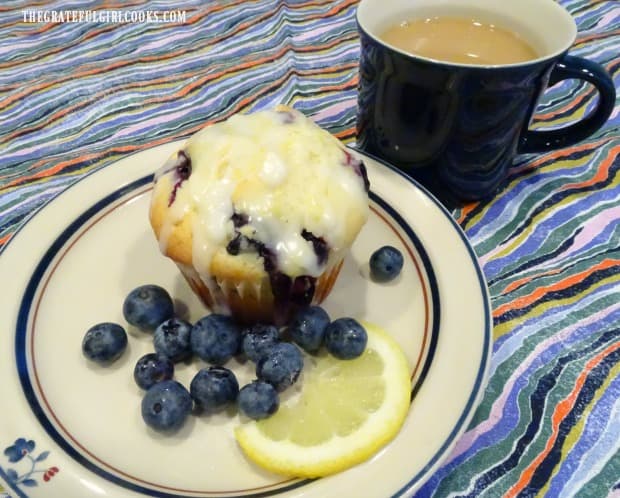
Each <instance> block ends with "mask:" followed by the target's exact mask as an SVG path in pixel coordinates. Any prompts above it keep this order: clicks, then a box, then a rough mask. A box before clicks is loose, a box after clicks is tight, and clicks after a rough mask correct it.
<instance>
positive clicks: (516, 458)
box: [0, 0, 620, 498]
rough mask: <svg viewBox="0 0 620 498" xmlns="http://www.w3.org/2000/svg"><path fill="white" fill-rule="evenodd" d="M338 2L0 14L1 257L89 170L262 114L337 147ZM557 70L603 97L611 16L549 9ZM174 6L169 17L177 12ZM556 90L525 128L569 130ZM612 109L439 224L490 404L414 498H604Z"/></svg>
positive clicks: (573, 6)
mask: <svg viewBox="0 0 620 498" xmlns="http://www.w3.org/2000/svg"><path fill="white" fill-rule="evenodd" d="M356 3H357V2H356V1H355V0H337V1H323V0H288V1H283V0H258V1H241V0H226V1H213V2H202V1H197V0H189V1H184V2H175V4H176V5H175V6H174V8H175V9H176V8H180V9H183V10H185V11H186V22H185V23H182V24H121V25H117V24H84V23H82V24H73V23H64V24H51V23H43V24H36V23H35V24H29V23H24V22H23V14H22V10H23V9H28V8H31V9H48V10H54V9H56V10H66V9H71V8H78V7H79V8H81V9H103V8H105V9H121V8H123V9H129V10H146V9H148V10H169V9H170V8H171V7H170V3H169V2H166V1H164V0H160V1H152V2H142V1H131V2H121V1H120V0H118V1H97V2H95V1H79V2H78V1H77V0H75V1H65V2H47V1H38V2H34V1H33V2H23V1H8V2H3V3H2V4H1V5H0V150H1V151H2V154H1V159H0V247H1V246H2V245H4V244H6V242H7V241H8V240H9V239H10V237H11V236H12V234H13V233H14V232H15V230H17V229H18V228H19V226H20V225H21V224H22V223H23V222H24V220H25V219H26V218H27V216H28V215H29V214H30V213H32V212H33V211H34V210H35V209H37V208H38V207H39V206H41V205H42V204H43V203H45V202H46V201H47V200H49V199H50V198H52V197H53V196H55V195H57V194H59V193H60V192H62V191H63V190H64V189H65V188H66V187H67V186H68V185H70V184H71V183H72V182H74V181H75V180H77V179H79V178H81V177H82V176H83V175H84V174H86V173H88V172H89V171H93V170H95V169H97V168H100V167H105V165H107V164H110V163H111V162H113V161H115V160H117V159H118V158H120V157H122V156H124V155H126V154H128V153H131V152H134V151H139V150H142V149H145V148H148V147H151V146H153V145H157V144H160V143H164V142H167V141H170V140H172V139H176V138H181V137H186V136H188V135H189V134H191V133H193V132H194V131H196V130H197V129H199V128H200V127H202V126H203V125H204V124H205V123H207V122H211V121H217V120H221V119H224V118H226V117H228V116H230V115H231V114H233V113H235V112H239V111H250V110H253V109H258V108H262V107H266V106H270V105H272V104H274V103H280V102H283V103H288V104H290V105H293V106H295V107H297V108H298V109H300V110H302V111H304V112H305V113H307V114H308V115H311V116H312V117H313V118H314V119H315V120H316V121H318V122H319V123H320V124H321V125H322V126H324V127H325V128H327V129H329V130H330V131H332V132H333V133H335V134H336V135H337V136H339V137H340V138H342V139H343V140H345V141H347V142H351V141H353V140H354V134H355V131H354V127H355V106H356V85H357V62H358V57H359V47H358V43H357V40H358V39H357V32H356V26H355V20H354V14H355V7H356ZM560 3H562V4H563V5H564V6H565V7H566V8H567V9H568V10H569V11H570V12H571V13H572V14H573V15H574V17H575V19H576V20H577V23H578V26H579V35H578V39H577V41H576V43H575V46H574V48H573V49H572V51H571V53H573V54H575V55H582V56H586V57H589V58H591V59H593V60H596V61H598V62H600V63H602V64H603V65H605V66H606V68H607V69H608V70H609V72H610V73H611V74H612V75H613V77H614V78H615V81H616V84H617V86H620V85H618V83H620V55H619V54H620V4H619V3H618V2H617V1H615V0H600V1H594V0H561V2H560ZM179 5H182V7H179ZM595 101H596V94H595V92H594V91H593V90H592V89H591V88H590V87H589V86H587V85H584V84H578V83H575V82H565V83H563V84H560V85H557V86H556V87H554V88H552V89H550V90H549V91H548V92H547V93H546V95H545V97H544V99H543V101H542V102H541V104H540V107H539V112H538V115H537V118H536V120H535V122H534V124H533V127H536V128H542V127H546V128H549V127H551V128H556V127H561V126H563V125H564V124H566V123H567V122H570V121H571V120H573V119H575V118H578V117H580V116H583V115H585V114H586V113H587V112H588V111H589V110H590V109H591V108H592V107H593V105H594V104H595ZM619 168H620V105H618V106H617V107H616V110H615V111H614V113H613V114H612V117H611V118H610V120H609V122H608V123H607V124H606V125H605V126H604V127H603V129H601V130H600V131H599V132H598V133H597V134H596V135H595V136H593V137H591V139H589V140H587V141H585V142H582V143H580V144H578V145H575V146H573V147H569V148H566V149H562V150H558V151H555V152H550V153H547V154H541V155H537V156H526V157H520V158H518V160H517V161H516V163H515V167H514V168H513V169H512V170H511V173H510V177H509V179H508V181H507V187H506V189H505V191H504V193H503V194H502V195H501V196H498V197H497V198H496V199H494V200H493V201H490V202H485V203H474V204H470V205H467V206H465V207H463V208H461V209H459V210H456V211H455V212H454V216H455V218H456V219H457V220H458V221H459V223H460V224H461V226H462V227H463V228H464V230H465V231H466V233H467V235H468V237H469V239H470V240H471V242H472V245H473V247H474V249H475V251H476V253H477V254H478V256H479V258H480V261H481V264H482V266H483V269H484V273H485V275H486V277H487V279H488V283H489V288H490V292H491V297H492V304H493V315H494V321H495V329H494V334H495V344H494V354H493V360H492V367H491V376H490V382H489V386H488V388H487V390H486V392H485V396H484V399H483V400H482V403H481V405H480V407H479V409H478V410H477V412H476V415H475V418H474V420H473V422H472V424H471V426H470V428H469V430H468V431H467V432H466V434H465V435H464V437H463V438H462V439H461V440H460V441H459V442H458V444H457V445H456V447H455V448H454V450H453V452H452V454H451V456H450V457H449V459H448V461H447V462H446V463H445V464H444V466H443V467H441V468H440V469H439V470H438V471H437V472H436V473H435V475H434V476H433V477H432V478H431V479H430V481H428V483H427V484H426V485H425V486H424V487H423V488H422V489H421V490H420V491H419V492H418V493H417V495H416V497H418V498H425V497H429V496H433V497H465V496H467V497H469V496H472V497H473V496H484V497H498V496H510V497H513V496H514V497H533V496H550V497H555V496H585V497H596V498H597V497H603V496H620V304H619V303H620V222H619V220H620V200H619V199H620V186H619V183H620V175H619V173H618V169H619Z"/></svg>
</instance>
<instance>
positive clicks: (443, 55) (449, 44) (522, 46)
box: [379, 16, 538, 65]
mask: <svg viewBox="0 0 620 498" xmlns="http://www.w3.org/2000/svg"><path fill="white" fill-rule="evenodd" d="M379 38H381V39H382V40H383V41H385V42H386V43H388V44H390V45H392V46H393V47H396V48H399V49H401V50H403V51H405V52H407V53H409V54H412V55H419V56H422V57H428V58H429V59H435V60H438V61H446V62H459V63H463V64H489V65H493V64H513V63H515V62H525V61H530V60H534V59H536V58H537V57H538V54H537V53H536V50H534V48H533V47H532V45H531V44H530V43H529V42H528V41H527V40H525V39H524V38H523V36H521V35H520V34H518V33H515V32H513V31H512V30H510V29H506V28H503V27H502V26H499V25H497V24H493V23H490V22H485V21H483V20H480V19H476V18H470V17H453V16H435V17H428V18H414V19H408V20H405V21H402V22H399V23H397V24H394V25H392V26H389V27H388V28H387V29H385V30H384V31H382V32H381V33H379Z"/></svg>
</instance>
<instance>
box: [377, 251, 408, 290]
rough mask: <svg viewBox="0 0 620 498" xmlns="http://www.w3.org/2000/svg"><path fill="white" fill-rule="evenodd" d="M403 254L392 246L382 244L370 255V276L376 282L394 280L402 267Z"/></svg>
mask: <svg viewBox="0 0 620 498" xmlns="http://www.w3.org/2000/svg"><path fill="white" fill-rule="evenodd" d="M403 263H404V260H403V255H402V253H401V252H400V251H399V250H398V249H396V248H395V247H392V246H383V247H381V248H379V249H377V250H376V251H375V252H373V253H372V255H371V256H370V276H371V277H372V279H373V280H375V281H377V282H389V281H390V280H394V279H395V278H396V277H397V276H398V274H399V273H400V271H401V270H402V269H403Z"/></svg>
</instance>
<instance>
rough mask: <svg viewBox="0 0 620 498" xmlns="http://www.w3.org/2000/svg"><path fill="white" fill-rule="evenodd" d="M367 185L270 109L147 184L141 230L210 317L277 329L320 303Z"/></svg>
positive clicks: (208, 130)
mask: <svg viewBox="0 0 620 498" xmlns="http://www.w3.org/2000/svg"><path fill="white" fill-rule="evenodd" d="M368 187H369V184H368V177H367V175H366V170H365V167H364V165H363V163H362V162H361V161H359V160H357V159H356V158H354V157H353V155H351V154H350V153H349V152H348V151H347V149H346V148H345V147H344V146H343V145H342V144H341V143H340V141H339V140H337V139H336V138H335V137H334V136H332V135H331V134H330V133H328V132H327V131H325V130H323V129H321V128H320V127H318V126H317V125H316V124H315V123H314V122H313V121H311V120H310V119H308V118H306V117H305V116H304V115H303V114H301V113H299V112H297V111H295V110H293V109H291V108H288V107H285V106H278V107H276V108H275V109H270V110H265V111H260V112H255V113H253V114H245V115H241V114H239V115H235V116H232V117H231V118H229V119H228V120H226V121H223V122H220V123H217V124H213V125H210V126H206V127H205V128H203V129H202V130H200V131H199V132H198V133H196V134H195V135H193V136H192V137H191V138H190V139H189V140H188V141H187V142H186V143H185V144H184V146H183V147H182V148H181V150H179V151H177V152H175V153H174V154H173V155H172V156H171V157H170V158H169V159H168V161H166V163H165V164H164V165H163V167H162V168H161V169H160V170H159V171H158V172H157V173H156V175H155V185H154V189H153V195H152V200H151V208H150V222H151V225H152V227H153V230H154V232H155V235H156V237H157V239H158V241H159V246H160V249H161V251H162V252H163V254H165V255H166V256H168V257H169V258H171V259H172V260H173V261H174V262H175V263H176V264H177V265H178V267H179V269H180V270H181V272H182V273H183V275H184V276H185V278H186V280H187V281H188V282H189V284H190V286H191V287H192V289H193V290H194V291H195V292H196V293H197V294H198V295H199V296H200V298H201V299H202V301H203V302H204V303H205V304H206V305H207V306H208V307H209V308H210V309H211V310H212V311H214V312H218V313H229V314H231V315H233V316H234V317H235V318H236V319H238V320H239V321H242V322H264V323H276V324H283V323H285V322H286V321H287V320H288V318H289V317H290V316H291V314H292V313H293V312H294V311H295V310H296V309H298V308H299V307H301V306H305V305H308V304H318V303H320V302H322V301H323V300H324V299H325V297H326V296H327V295H328V294H329V292H330V290H331V289H332V287H333V285H334V282H335V280H336V278H337V276H338V273H339V271H340V268H341V266H342V262H343V259H344V257H345V255H346V253H347V251H348V250H349V248H350V247H351V245H352V244H353V241H354V240H355V238H356V236H357V234H358V233H359V231H360V230H361V228H362V226H363V225H364V223H365V222H366V220H367V218H368Z"/></svg>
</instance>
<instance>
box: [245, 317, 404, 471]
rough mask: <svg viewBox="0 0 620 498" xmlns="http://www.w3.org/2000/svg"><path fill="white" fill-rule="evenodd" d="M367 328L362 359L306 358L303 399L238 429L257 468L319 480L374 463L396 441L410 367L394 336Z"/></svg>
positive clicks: (367, 326)
mask: <svg viewBox="0 0 620 498" xmlns="http://www.w3.org/2000/svg"><path fill="white" fill-rule="evenodd" d="M363 325H364V327H365V328H366V331H367V332H368V344H367V346H366V350H365V351H364V353H362V355H361V356H360V357H358V358H355V359H353V360H339V359H337V358H334V357H332V356H331V355H327V354H325V355H322V356H318V357H310V356H306V357H305V365H304V374H303V379H300V383H301V389H300V392H299V393H298V395H297V396H296V397H293V398H291V399H289V400H288V401H287V402H283V403H282V405H281V406H280V409H279V410H278V411H277V412H276V413H275V414H274V415H273V416H271V417H270V418H268V419H264V420H259V421H250V422H246V423H243V424H241V425H240V426H238V427H237V428H236V429H235V437H236V439H237V441H238V443H239V445H240V446H241V448H242V449H243V451H244V452H245V454H246V455H247V456H248V458H249V459H250V460H252V461H253V462H255V463H257V464H258V465H260V466H261V467H264V468H266V469H267V470H270V471H272V472H275V473H278V474H283V475H287V476H295V477H320V476H325V475H328V474H333V473H335V472H339V471H341V470H344V469H347V468H349V467H352V466H353V465H356V464H358V463H360V462H363V461H365V460H367V459H368V458H370V457H371V456H372V455H374V454H375V453H376V452H377V451H378V450H379V449H380V448H381V447H383V446H384V445H385V444H387V443H388V442H389V441H391V440H392V439H393V438H394V436H396V434H397V433H398V431H399V430H400V428H401V426H402V424H403V422H404V421H405V417H406V415H407V411H408V409H409V404H410V397H411V380H410V377H409V366H408V364H407V359H406V358H405V355H404V353H403V351H402V349H401V348H400V346H399V345H398V344H397V343H396V341H395V340H394V339H392V337H391V336H390V335H389V334H388V333H387V332H385V331H384V330H382V329H380V328H379V327H377V326H375V325H371V324H369V323H363Z"/></svg>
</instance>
